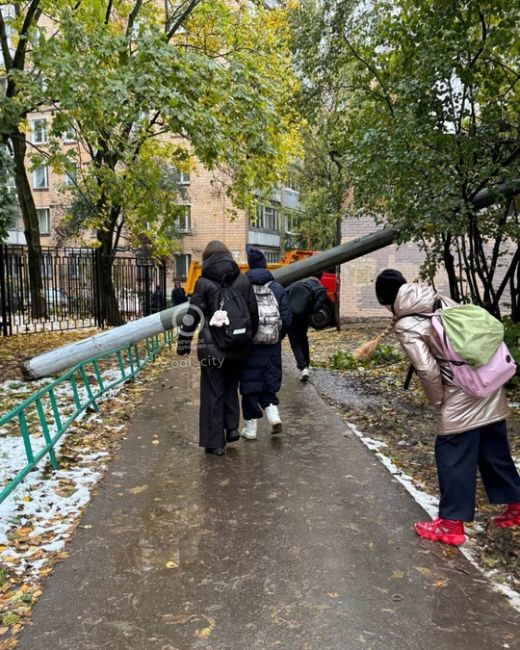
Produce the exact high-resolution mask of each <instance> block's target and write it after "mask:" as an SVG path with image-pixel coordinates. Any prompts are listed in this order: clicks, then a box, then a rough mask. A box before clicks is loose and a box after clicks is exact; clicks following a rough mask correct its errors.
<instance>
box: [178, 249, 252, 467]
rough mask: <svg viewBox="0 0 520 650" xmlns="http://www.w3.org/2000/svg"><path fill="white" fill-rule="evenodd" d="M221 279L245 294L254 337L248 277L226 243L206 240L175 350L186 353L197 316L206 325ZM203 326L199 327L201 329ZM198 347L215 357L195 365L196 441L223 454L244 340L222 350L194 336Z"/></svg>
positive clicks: (231, 435) (233, 423) (236, 416)
mask: <svg viewBox="0 0 520 650" xmlns="http://www.w3.org/2000/svg"><path fill="white" fill-rule="evenodd" d="M223 282H226V283H230V284H231V285H232V286H233V288H234V289H235V290H236V291H237V292H238V293H240V294H241V295H242V297H243V298H244V299H245V301H246V304H247V307H248V310H249V314H250V317H251V328H252V332H253V336H254V335H255V334H256V331H257V329H258V307H257V303H256V298H255V294H254V292H253V289H252V287H251V284H250V282H249V280H248V279H247V277H246V276H245V275H244V274H243V273H240V269H239V268H238V264H237V263H236V262H235V260H234V259H233V256H232V255H231V253H230V252H229V250H228V248H227V247H226V246H225V244H223V243H222V242H219V241H216V240H215V241H211V242H209V244H208V245H207V246H206V248H205V249H204V252H203V254H202V275H201V277H200V278H199V279H198V280H197V283H196V285H195V289H194V291H193V295H192V296H191V298H190V306H189V309H188V312H187V314H186V315H185V316H184V318H183V325H182V329H181V333H180V334H179V339H178V342H177V354H179V355H184V354H189V353H190V351H191V339H192V337H193V334H194V332H195V330H196V329H197V326H198V324H199V323H200V321H201V319H202V318H203V319H204V322H203V325H204V324H205V323H206V324H207V323H209V321H210V319H211V317H212V316H213V314H214V312H215V303H216V301H217V294H218V291H219V289H220V286H221V283H223ZM204 330H205V328H204V327H203V329H202V332H204ZM198 346H199V348H200V347H205V346H206V347H210V346H212V347H213V348H215V356H213V357H211V358H208V359H203V360H201V366H200V368H201V372H200V410H199V413H200V419H199V445H200V446H201V447H204V448H205V449H206V452H207V453H212V454H216V455H218V456H221V455H223V454H224V450H225V446H226V443H229V442H235V441H236V440H239V438H240V433H239V431H238V427H239V424H240V405H239V399H238V383H239V380H240V374H241V372H242V367H243V365H244V359H245V357H246V356H247V353H248V351H249V344H246V345H245V346H241V348H236V349H234V350H232V351H228V350H226V353H225V354H224V353H223V352H222V351H220V350H218V348H217V347H216V346H215V344H209V345H208V344H207V343H206V342H205V341H203V340H202V339H201V335H199V342H198ZM231 352H232V354H231ZM226 355H227V358H226ZM231 357H232V358H231Z"/></svg>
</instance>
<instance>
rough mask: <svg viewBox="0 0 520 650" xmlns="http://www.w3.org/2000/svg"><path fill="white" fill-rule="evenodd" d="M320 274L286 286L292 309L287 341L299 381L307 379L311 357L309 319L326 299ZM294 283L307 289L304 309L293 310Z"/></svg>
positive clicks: (325, 291)
mask: <svg viewBox="0 0 520 650" xmlns="http://www.w3.org/2000/svg"><path fill="white" fill-rule="evenodd" d="M322 275H323V273H321V272H319V273H315V274H314V275H313V276H310V277H308V278H306V279H305V280H297V281H296V282H294V283H293V284H292V285H290V287H289V288H288V292H289V294H290V297H289V306H290V307H291V309H292V310H293V318H292V325H291V327H290V328H289V342H290V344H291V349H292V351H293V354H294V358H295V360H296V366H297V368H298V370H300V380H301V381H308V380H309V366H310V365H311V357H310V351H309V338H308V334H307V332H308V330H309V324H310V319H311V316H312V315H313V314H316V313H317V312H319V311H320V309H321V308H322V307H323V305H324V304H325V301H326V300H327V290H326V289H325V287H324V286H323V285H322V284H321V277H322ZM295 285H304V286H305V287H306V289H307V290H306V295H307V301H306V304H305V307H304V309H298V311H294V308H293V305H292V295H291V288H292V287H294V286H295Z"/></svg>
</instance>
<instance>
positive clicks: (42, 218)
mask: <svg viewBox="0 0 520 650" xmlns="http://www.w3.org/2000/svg"><path fill="white" fill-rule="evenodd" d="M36 214H37V215H38V225H39V227H40V235H48V234H49V233H50V232H51V211H50V210H49V208H36Z"/></svg>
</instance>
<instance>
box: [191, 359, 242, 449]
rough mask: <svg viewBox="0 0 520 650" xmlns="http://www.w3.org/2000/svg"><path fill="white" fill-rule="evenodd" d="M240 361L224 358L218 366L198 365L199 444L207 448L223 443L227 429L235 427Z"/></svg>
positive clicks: (216, 446) (236, 421)
mask: <svg viewBox="0 0 520 650" xmlns="http://www.w3.org/2000/svg"><path fill="white" fill-rule="evenodd" d="M242 366H243V361H237V360H234V359H227V360H225V361H224V363H223V364H222V367H221V368H219V367H218V365H216V364H213V365H207V366H204V365H201V372H200V411H199V414H200V415H199V445H200V446H201V447H206V448H208V449H218V448H223V447H225V445H226V435H225V432H226V431H231V430H233V429H238V427H239V424H240V405H239V401H238V382H239V381H240V375H241V373H242Z"/></svg>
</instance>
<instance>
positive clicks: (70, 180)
mask: <svg viewBox="0 0 520 650" xmlns="http://www.w3.org/2000/svg"><path fill="white" fill-rule="evenodd" d="M77 179H78V166H77V165H73V166H72V167H71V168H70V169H69V170H68V171H66V172H65V175H64V177H63V182H64V184H65V187H74V186H75V185H76V182H77Z"/></svg>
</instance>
